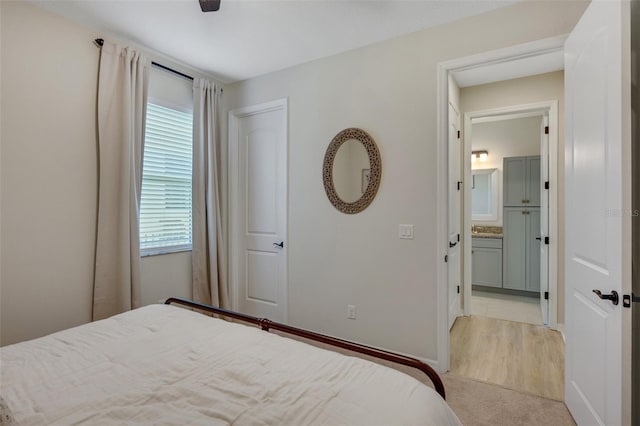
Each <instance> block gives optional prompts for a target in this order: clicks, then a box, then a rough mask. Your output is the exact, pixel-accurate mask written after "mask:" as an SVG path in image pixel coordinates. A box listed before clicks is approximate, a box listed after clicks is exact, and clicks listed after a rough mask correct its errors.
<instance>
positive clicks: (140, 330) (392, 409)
mask: <svg viewBox="0 0 640 426" xmlns="http://www.w3.org/2000/svg"><path fill="white" fill-rule="evenodd" d="M0 369H1V375H0V378H1V382H0V391H1V393H0V418H1V419H2V420H3V421H4V423H5V424H14V423H15V424H20V425H22V424H25V425H32V424H33V425H71V424H77V423H83V422H86V423H87V424H91V425H93V424H96V425H101V424H154V425H160V424H167V425H187V424H189V425H194V424H201V425H226V424H251V425H296V426H297V425H304V424H329V425H346V424H348V425H355V424H359V425H418V424H429V425H450V424H456V425H457V424H460V423H459V421H458V419H457V418H456V416H455V415H454V414H453V412H452V411H451V410H450V409H449V407H448V406H447V404H446V403H445V402H444V401H443V400H442V398H441V397H440V396H439V395H438V394H437V393H436V392H435V391H433V390H432V389H431V388H429V387H427V386H425V385H423V384H421V383H419V382H418V381H417V380H415V379H413V378H412V377H409V376H407V375H405V374H403V373H401V372H398V371H396V370H392V369H390V368H386V367H383V366H380V365H378V364H374V363H371V362H368V361H365V360H363V359H360V358H354V357H347V356H344V355H340V354H337V353H334V352H331V351H326V350H322V349H318V348H315V347H312V346H309V345H306V344H304V343H300V342H297V341H294V340H291V339H286V338H282V337H279V336H277V335H273V334H269V333H266V332H264V331H261V330H259V329H256V328H253V327H247V326H244V325H239V324H232V323H228V322H226V321H222V320H217V319H213V318H210V317H207V316H204V315H201V314H197V313H194V312H191V311H188V310H186V309H182V308H178V307H172V306H166V305H153V306H147V307H144V308H141V309H137V310H134V311H131V312H127V313H124V314H121V315H117V316H114V317H112V318H109V319H106V320H103V321H98V322H94V323H91V324H87V325H83V326H81V327H76V328H73V329H70V330H66V331H62V332H59V333H55V334H52V335H50V336H47V337H43V338H40V339H36V340H32V341H29V342H24V343H20V344H17V345H11V346H6V347H4V348H1V349H0Z"/></svg>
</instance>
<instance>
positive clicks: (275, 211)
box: [229, 101, 288, 322]
mask: <svg viewBox="0 0 640 426" xmlns="http://www.w3.org/2000/svg"><path fill="white" fill-rule="evenodd" d="M230 117H231V119H230V126H229V127H230V136H231V138H230V143H231V145H230V153H231V154H232V157H233V158H232V160H231V161H230V164H231V167H230V174H231V176H232V177H233V178H234V179H233V182H232V194H233V196H234V197H235V203H234V205H235V209H234V213H233V214H232V217H231V221H232V222H233V223H234V225H233V228H234V232H233V241H232V246H233V248H232V256H233V257H234V258H233V262H232V269H233V271H232V276H233V279H232V282H233V286H234V290H235V291H234V295H235V298H236V300H235V301H234V302H235V303H234V307H235V309H237V310H239V311H240V312H244V313H247V314H250V315H255V316H258V317H266V318H269V319H271V320H274V321H278V322H286V317H287V267H286V265H287V263H286V262H287V248H288V244H287V238H286V237H287V223H286V217H287V216H286V212H287V210H286V208H287V167H288V166H287V131H286V129H287V121H286V119H287V111H286V102H285V101H277V102H274V103H269V104H263V105H258V106H255V107H250V108H244V109H242V110H235V111H232V112H231V113H230Z"/></svg>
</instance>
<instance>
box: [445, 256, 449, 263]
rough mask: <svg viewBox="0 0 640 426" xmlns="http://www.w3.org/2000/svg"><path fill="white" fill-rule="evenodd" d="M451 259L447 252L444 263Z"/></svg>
mask: <svg viewBox="0 0 640 426" xmlns="http://www.w3.org/2000/svg"><path fill="white" fill-rule="evenodd" d="M448 261H449V255H448V254H445V255H444V263H447V262H448Z"/></svg>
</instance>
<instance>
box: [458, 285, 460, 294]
mask: <svg viewBox="0 0 640 426" xmlns="http://www.w3.org/2000/svg"><path fill="white" fill-rule="evenodd" d="M458 294H460V286H458Z"/></svg>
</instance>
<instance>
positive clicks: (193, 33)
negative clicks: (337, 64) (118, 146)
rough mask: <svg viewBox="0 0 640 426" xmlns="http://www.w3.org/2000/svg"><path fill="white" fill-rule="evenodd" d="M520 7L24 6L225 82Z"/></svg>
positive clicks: (302, 2) (442, 3) (189, 2)
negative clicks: (205, 9) (205, 8)
mask: <svg viewBox="0 0 640 426" xmlns="http://www.w3.org/2000/svg"><path fill="white" fill-rule="evenodd" d="M517 1H520V0H386V1H381V0H355V1H354V0H222V5H221V7H220V11H218V12H209V13H202V12H201V11H200V6H199V5H198V1H197V0H164V1H158V0H127V1H123V0H32V3H34V4H37V5H39V6H41V7H43V8H45V9H48V10H50V11H53V12H56V13H59V14H62V15H64V16H66V17H69V18H71V19H74V20H77V21H79V22H81V23H83V24H85V25H88V26H90V27H93V28H95V29H97V30H98V31H105V33H106V34H111V35H113V36H115V37H118V38H121V39H125V40H129V41H131V42H133V43H137V44H140V45H143V46H146V47H148V48H151V49H153V50H155V51H157V52H160V53H163V54H165V55H168V56H170V57H172V58H175V59H177V60H178V61H180V62H182V63H184V64H188V65H190V66H192V67H194V68H196V69H199V70H201V71H204V72H206V73H208V74H212V75H214V76H216V77H218V78H219V79H220V80H222V81H223V82H232V81H237V80H244V79H247V78H251V77H255V76H257V75H261V74H266V73H269V72H272V71H276V70H279V69H283V68H287V67H290V66H293V65H297V64H300V63H304V62H308V61H311V60H314V59H318V58H322V57H325V56H330V55H334V54H337V53H340V52H344V51H347V50H350V49H355V48H358V47H362V46H366V45H369V44H372V43H376V42H380V41H383V40H387V39H390V38H394V37H398V36H401V35H404V34H408V33H411V32H415V31H419V30H421V29H424V28H428V27H432V26H436V25H440V24H443V23H446V22H451V21H454V20H458V19H461V18H464V17H468V16H472V15H477V14H480V13H483V12H487V11H490V10H493V9H497V8H499V7H503V6H508V5H510V4H512V3H516V2H517Z"/></svg>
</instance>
